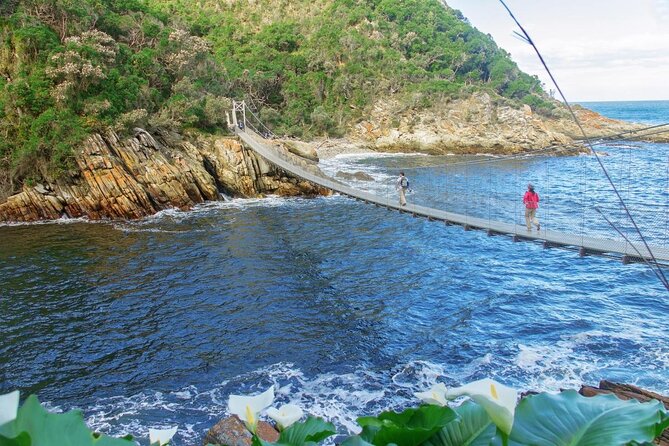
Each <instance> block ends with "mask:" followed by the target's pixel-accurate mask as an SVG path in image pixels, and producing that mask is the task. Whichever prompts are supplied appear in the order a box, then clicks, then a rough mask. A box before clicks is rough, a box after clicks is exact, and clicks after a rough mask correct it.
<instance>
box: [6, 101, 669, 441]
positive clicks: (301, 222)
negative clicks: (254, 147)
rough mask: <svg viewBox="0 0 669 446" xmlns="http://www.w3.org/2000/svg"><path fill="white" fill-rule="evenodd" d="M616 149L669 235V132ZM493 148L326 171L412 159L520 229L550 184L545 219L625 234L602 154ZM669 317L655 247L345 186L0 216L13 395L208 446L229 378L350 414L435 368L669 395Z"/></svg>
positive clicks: (339, 416) (657, 234)
mask: <svg viewBox="0 0 669 446" xmlns="http://www.w3.org/2000/svg"><path fill="white" fill-rule="evenodd" d="M621 107H623V108H625V107H626V105H623V106H621ZM625 109H627V108H625ZM644 113H645V112H644ZM641 114H643V113H641ZM625 117H627V118H628V119H630V120H637V121H640V120H641V119H640V118H639V115H637V114H630V115H626V116H625ZM644 119H645V118H644ZM601 150H602V152H607V153H608V156H603V159H604V162H605V164H606V165H607V167H608V168H609V169H610V170H611V173H612V176H613V178H614V181H615V182H616V184H617V185H618V186H620V187H621V190H622V192H623V194H624V195H625V197H626V198H627V199H628V200H629V202H630V203H632V206H631V207H632V211H633V213H634V215H635V217H636V218H637V219H638V220H639V223H640V225H641V226H642V227H643V229H644V231H645V232H647V233H648V234H649V237H650V239H651V240H652V241H653V242H654V243H656V244H658V245H660V246H666V240H665V238H666V227H667V206H666V203H667V200H669V198H668V189H667V181H668V178H669V176H667V166H668V164H667V157H668V155H669V146H668V145H666V144H646V143H628V142H617V143H612V144H609V145H608V146H606V147H601ZM481 159H483V157H466V158H460V157H441V158H433V157H426V156H396V155H392V156H391V155H388V156H375V157H369V156H355V157H342V158H338V159H335V160H331V161H328V162H324V163H323V168H324V169H326V170H328V171H331V172H334V171H336V170H342V169H348V170H351V171H355V170H364V171H366V172H368V173H370V174H371V175H373V176H374V177H375V178H376V179H377V181H376V182H374V183H368V184H366V185H365V184H362V183H360V184H358V186H359V187H366V188H368V189H370V190H373V191H375V192H377V193H388V196H389V199H391V200H394V199H396V197H395V196H394V191H393V190H392V181H393V179H394V177H395V175H396V173H397V171H398V170H399V169H404V170H406V171H407V173H408V175H409V177H410V179H411V180H412V188H413V189H414V192H413V193H412V194H410V195H409V199H410V200H412V201H415V202H420V203H423V204H428V205H435V206H445V207H449V209H450V208H453V210H457V211H459V212H468V213H470V214H471V215H477V216H480V217H483V218H486V217H488V216H490V218H500V219H504V220H505V221H514V222H516V223H518V224H519V225H521V229H522V224H523V219H522V213H521V212H522V209H520V208H519V207H518V203H519V199H520V195H521V194H522V192H523V191H524V185H525V183H526V182H527V181H533V182H535V183H536V185H537V189H538V191H539V193H540V195H541V196H542V206H541V208H540V218H541V219H542V224H543V225H545V226H547V227H549V228H551V229H559V230H564V231H571V232H576V233H578V231H586V232H588V233H590V232H594V233H597V234H599V235H601V236H611V237H615V236H616V235H615V233H613V231H612V229H611V228H610V226H608V225H607V224H606V222H604V221H602V219H601V218H600V217H598V215H599V214H596V212H595V211H593V205H592V203H591V202H597V203H600V204H599V206H600V207H601V208H602V209H603V210H605V211H606V212H607V213H608V214H609V215H611V216H612V218H613V219H614V220H615V221H616V222H617V223H616V224H619V226H620V227H621V228H623V229H624V230H625V231H627V230H628V229H627V228H626V227H625V226H624V225H625V222H624V221H623V218H622V216H621V215H619V214H616V213H615V211H616V210H617V206H618V205H617V203H616V201H615V200H614V199H612V198H611V197H610V191H608V189H607V185H606V182H605V181H604V180H603V177H602V176H601V174H600V172H599V171H598V170H597V166H596V165H595V164H593V163H594V159H593V157H584V156H580V157H567V158H565V157H563V158H555V157H545V158H531V159H521V160H515V161H511V162H508V161H505V162H502V163H482V164H472V162H474V161H480V160H481ZM462 163H466V164H462ZM630 167H634V169H632V168H630ZM618 211H619V209H618ZM667 314H669V293H667V291H666V290H665V289H664V288H663V287H662V286H661V285H660V283H659V281H658V280H657V278H656V277H655V276H654V275H653V273H652V272H651V271H650V270H649V269H648V268H647V267H646V266H644V265H640V264H633V265H627V266H623V265H621V264H620V262H619V261H617V260H612V259H607V258H600V257H584V258H580V257H578V255H577V254H576V253H574V252H572V251H566V250H558V249H550V250H544V249H543V248H542V247H541V245H538V244H533V243H512V242H510V240H509V239H508V238H506V237H488V236H486V234H485V233H482V232H476V231H469V232H465V231H463V230H462V229H461V228H459V227H449V226H445V225H443V224H442V223H436V222H428V221H425V220H423V219H414V218H411V217H410V216H407V215H404V214H398V213H392V212H389V211H386V210H383V209H379V208H375V207H372V206H368V205H365V204H362V203H358V202H355V201H352V200H348V199H345V198H342V197H330V198H319V199H279V198H270V199H266V200H234V201H232V202H225V203H224V202H221V203H208V204H206V205H203V206H199V207H198V208H196V209H195V210H193V211H190V212H179V211H168V212H163V213H161V214H159V215H157V216H155V217H152V218H148V219H145V220H142V221H139V222H116V223H112V222H107V223H86V222H59V223H51V224H39V225H24V226H5V227H0V336H1V337H0V339H2V341H1V342H0V393H2V392H7V391H9V390H12V389H16V388H18V389H21V390H22V392H23V394H24V395H25V394H28V393H37V394H38V395H39V396H40V398H41V399H42V400H44V401H47V402H48V404H49V406H50V407H52V408H55V409H60V410H69V409H72V408H80V409H82V410H83V411H84V414H85V416H86V418H87V420H88V422H89V424H90V425H91V426H93V427H94V428H96V429H99V430H101V431H103V432H107V433H111V434H114V435H121V434H126V433H131V434H133V435H135V436H137V437H139V438H145V437H146V432H147V428H148V427H167V426H172V425H175V424H177V425H179V429H180V430H179V434H178V436H177V443H176V444H177V445H196V444H201V441H202V438H203V436H204V433H205V432H206V430H207V429H208V428H209V427H211V426H212V425H213V424H214V423H215V422H216V421H217V420H218V419H219V418H220V417H222V416H225V414H226V403H227V398H228V396H229V394H230V393H246V392H256V391H260V390H265V389H266V388H267V387H268V386H269V385H275V388H276V390H277V395H278V400H279V402H280V403H286V402H294V403H297V404H299V405H301V406H302V407H303V408H304V409H305V411H306V412H309V413H312V414H314V415H319V416H323V417H326V418H327V419H329V420H332V421H333V422H334V423H335V424H336V425H337V426H339V427H340V430H341V432H346V430H347V429H352V428H353V425H354V420H355V418H356V417H357V416H361V415H365V414H369V413H377V412H379V411H380V410H382V409H388V408H401V407H404V406H406V405H409V404H415V403H416V401H415V400H414V398H413V396H412V395H413V392H414V391H418V390H422V389H424V388H426V387H428V386H429V385H431V384H433V383H434V382H435V381H440V382H444V383H445V384H446V385H456V384H460V383H464V382H468V381H472V380H475V379H479V378H483V377H492V378H495V379H497V380H499V381H501V382H504V383H506V384H509V385H513V386H515V387H517V388H519V389H535V390H557V389H559V388H565V387H578V385H580V384H581V383H588V384H596V383H597V382H598V381H599V380H600V379H609V380H613V381H624V382H628V383H635V384H638V385H641V386H644V387H647V388H650V389H653V390H656V391H660V392H664V393H666V392H669V384H667V383H669V329H668V328H667V324H666V315H667Z"/></svg>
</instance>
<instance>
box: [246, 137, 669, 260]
mask: <svg viewBox="0 0 669 446" xmlns="http://www.w3.org/2000/svg"><path fill="white" fill-rule="evenodd" d="M236 133H237V135H238V136H239V137H240V138H241V139H242V141H244V142H245V143H246V144H247V145H248V146H249V147H251V148H252V149H253V150H254V151H255V152H256V153H258V154H259V155H260V156H262V157H263V158H265V159H266V160H268V161H269V162H271V163H272V164H274V165H276V166H278V167H280V168H281V169H283V170H285V171H287V172H290V173H291V174H293V175H295V176H297V177H300V178H303V179H305V180H307V181H310V182H312V183H315V184H318V185H320V186H323V187H325V188H328V189H331V190H333V191H335V192H338V193H340V194H342V195H346V196H349V197H352V198H355V199H357V200H361V201H364V202H366V203H370V204H374V205H377V206H383V207H385V208H388V209H394V210H397V211H399V212H402V213H407V214H411V215H414V216H418V217H425V218H428V219H430V220H439V221H443V222H445V223H447V224H456V225H461V226H463V227H464V228H465V229H479V230H485V231H487V232H488V234H489V235H510V236H512V237H513V238H514V240H516V241H517V240H536V241H541V242H543V243H544V246H545V247H566V248H574V249H578V250H579V252H580V253H581V255H585V254H598V255H619V256H622V259H623V262H628V261H639V260H641V258H645V259H649V258H650V254H649V252H648V249H646V247H645V246H644V245H643V244H642V243H628V242H625V241H620V240H611V239H602V238H596V237H588V236H583V235H577V234H568V233H564V232H556V231H549V230H545V229H542V230H541V231H531V232H530V231H527V228H525V226H524V225H517V224H513V223H504V222H499V221H494V220H487V219H483V218H478V217H472V216H469V215H462V214H455V213H452V212H446V211H442V210H439V209H434V208H429V207H425V206H419V205H416V204H407V205H406V206H400V205H399V202H398V199H397V198H392V199H391V198H388V197H380V196H378V195H374V194H370V193H368V192H364V191H361V190H357V189H354V188H352V187H349V186H347V185H345V184H343V183H341V182H339V181H336V180H334V179H332V178H330V177H323V176H320V175H316V174H314V173H312V172H309V171H307V170H306V169H303V168H301V167H299V166H296V165H294V164H292V163H291V162H290V161H288V160H286V159H284V158H282V157H281V155H280V154H279V153H278V152H277V151H276V150H275V149H273V148H271V147H270V146H269V145H268V144H266V143H264V142H261V141H262V138H261V137H260V136H259V135H257V134H256V133H254V132H252V131H251V130H248V129H246V130H239V129H236ZM651 250H652V252H653V255H654V256H655V258H656V260H657V261H658V262H659V263H661V264H663V265H668V266H669V249H666V248H662V247H657V246H651Z"/></svg>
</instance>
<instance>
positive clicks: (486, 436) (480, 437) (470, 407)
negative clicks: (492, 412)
mask: <svg viewBox="0 0 669 446" xmlns="http://www.w3.org/2000/svg"><path fill="white" fill-rule="evenodd" d="M455 412H456V413H457V414H458V415H459V416H460V417H459V418H458V419H456V420H453V421H452V422H450V423H448V424H447V425H446V426H444V428H443V429H441V430H440V431H439V432H437V433H436V434H435V435H434V436H433V437H432V438H430V439H429V440H427V441H426V442H425V443H424V445H423V446H489V445H490V442H491V441H492V439H493V438H494V437H495V433H496V432H497V426H496V425H495V423H493V421H492V419H491V418H490V417H489V416H488V414H487V412H486V411H485V409H484V408H483V407H481V406H479V405H478V404H476V403H474V402H473V401H465V402H464V403H463V404H462V405H460V406H459V407H457V408H456V409H455Z"/></svg>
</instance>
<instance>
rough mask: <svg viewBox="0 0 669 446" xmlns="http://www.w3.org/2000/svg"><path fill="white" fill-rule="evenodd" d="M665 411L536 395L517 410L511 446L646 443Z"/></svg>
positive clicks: (567, 395)
mask: <svg viewBox="0 0 669 446" xmlns="http://www.w3.org/2000/svg"><path fill="white" fill-rule="evenodd" d="M664 413H665V409H664V406H662V404H661V403H659V402H658V401H651V402H648V403H639V402H638V401H636V400H630V401H622V400H620V399H618V398H616V397H615V396H613V395H598V396H595V397H591V398H586V397H584V396H581V395H579V394H578V393H576V392H575V391H573V390H569V391H565V392H561V393H559V394H557V395H550V394H546V393H544V394H540V395H534V396H529V397H527V398H525V399H524V400H522V401H521V402H520V404H519V405H518V407H517V408H516V417H515V421H514V424H513V430H512V431H511V436H510V439H511V444H522V445H533V446H544V445H545V446H567V445H569V446H595V445H597V446H600V445H601V446H604V445H606V446H617V445H624V444H627V443H630V442H632V441H636V442H638V443H643V442H650V441H652V440H653V439H654V438H655V436H656V433H657V432H656V430H657V425H658V424H659V423H661V422H662V421H663V419H664Z"/></svg>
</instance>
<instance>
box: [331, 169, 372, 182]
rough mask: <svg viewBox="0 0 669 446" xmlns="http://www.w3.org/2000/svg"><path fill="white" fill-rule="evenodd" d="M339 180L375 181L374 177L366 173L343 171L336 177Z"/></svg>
mask: <svg viewBox="0 0 669 446" xmlns="http://www.w3.org/2000/svg"><path fill="white" fill-rule="evenodd" d="M335 176H336V177H337V178H342V179H344V180H349V181H350V180H357V181H374V177H373V176H371V175H370V174H368V173H365V172H361V171H358V172H342V171H341V170H340V171H339V172H337V174H336V175H335Z"/></svg>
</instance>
